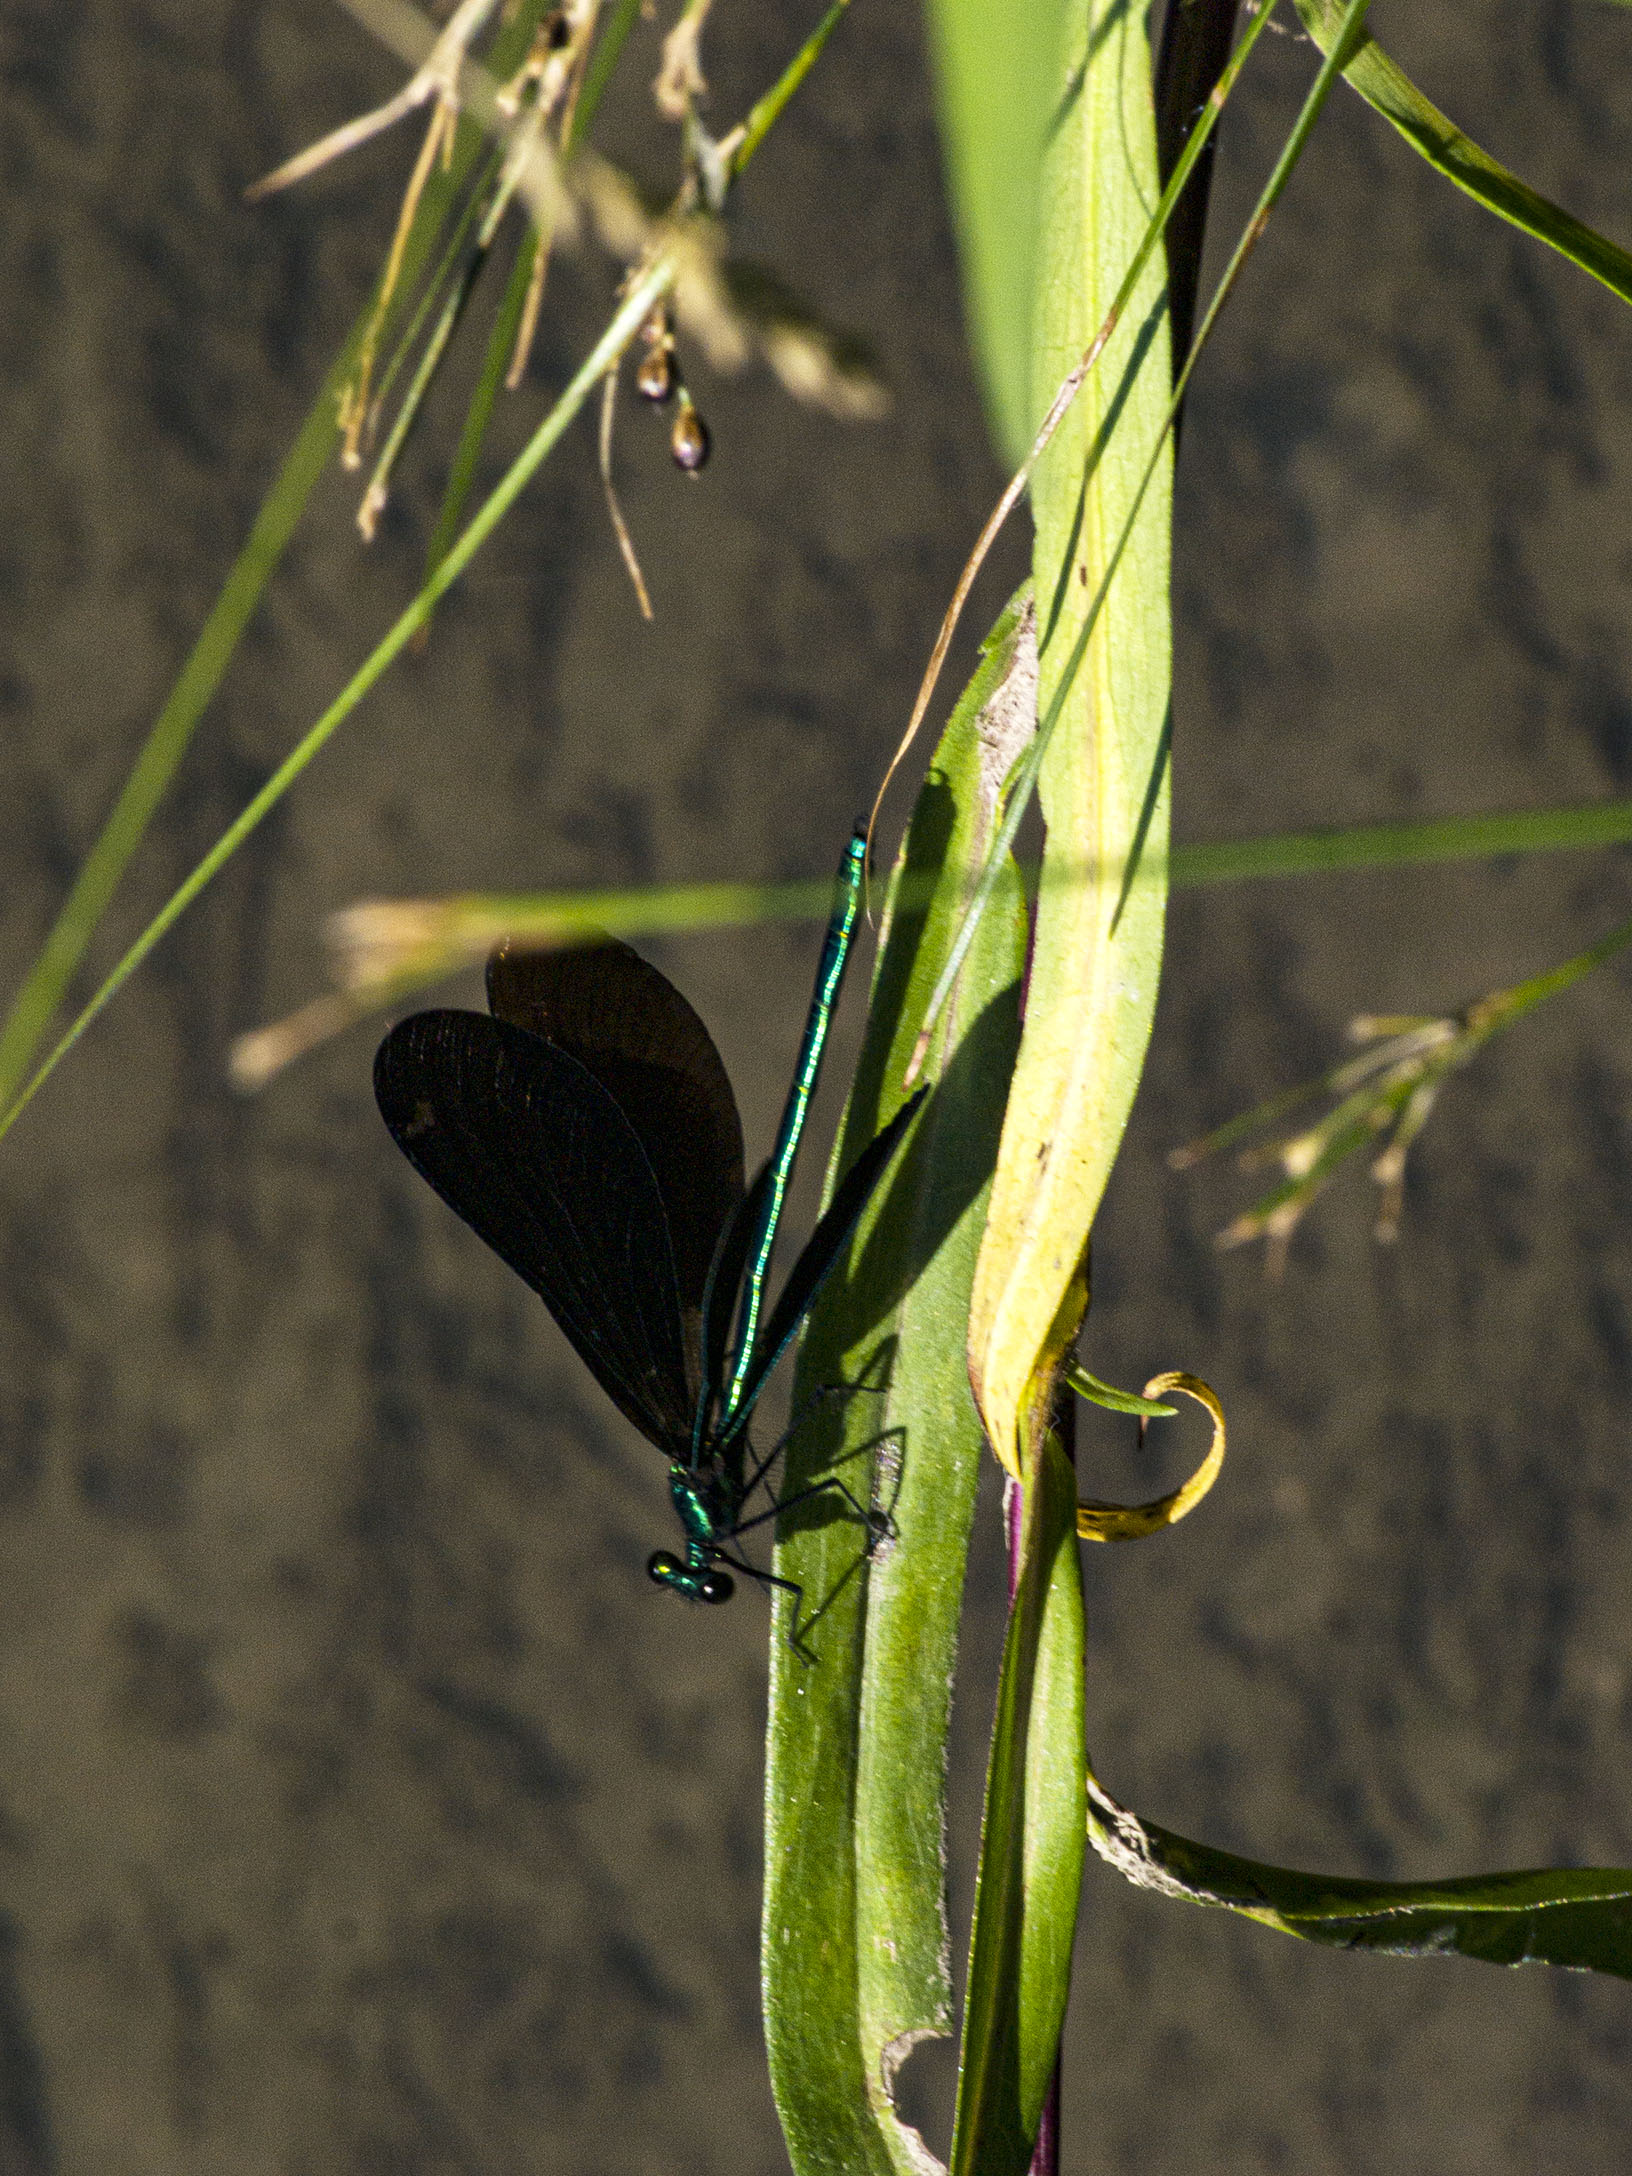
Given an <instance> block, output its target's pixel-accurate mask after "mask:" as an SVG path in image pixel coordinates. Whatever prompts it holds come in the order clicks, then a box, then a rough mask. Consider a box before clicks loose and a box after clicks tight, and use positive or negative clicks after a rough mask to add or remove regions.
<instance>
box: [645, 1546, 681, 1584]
mask: <svg viewBox="0 0 1632 2176" xmlns="http://www.w3.org/2000/svg"><path fill="white" fill-rule="evenodd" d="M683 1569H684V1567H683V1566H682V1564H681V1562H680V1559H679V1558H678V1557H677V1556H674V1555H672V1554H671V1553H670V1552H669V1550H667V1549H654V1550H653V1551H652V1553H651V1555H650V1556H649V1557H648V1558H647V1559H646V1576H647V1578H648V1579H650V1580H652V1581H653V1582H654V1583H655V1584H656V1585H657V1586H660V1587H669V1586H673V1584H674V1577H675V1574H676V1573H677V1572H679V1571H681V1570H683Z"/></svg>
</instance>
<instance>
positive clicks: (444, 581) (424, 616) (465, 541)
mask: <svg viewBox="0 0 1632 2176" xmlns="http://www.w3.org/2000/svg"><path fill="white" fill-rule="evenodd" d="M671 277H672V270H671V267H670V265H669V263H668V261H667V260H666V259H660V260H659V261H658V263H656V264H655V265H653V266H652V267H651V269H650V270H649V271H648V272H647V273H646V275H645V276H644V278H643V279H641V280H640V281H639V282H638V284H637V285H636V286H635V287H634V288H632V289H631V290H630V292H629V294H628V295H627V296H626V297H625V298H624V301H623V303H622V304H621V305H620V307H619V309H618V311H617V314H616V315H615V316H614V317H613V319H612V321H611V323H610V324H609V325H608V326H607V329H606V331H605V332H604V333H602V335H601V337H600V339H599V340H598V341H597V342H596V344H595V346H594V348H593V349H592V350H591V351H590V353H589V355H588V357H587V358H586V359H585V361H584V362H583V363H582V364H581V365H580V367H579V369H578V371H577V374H576V375H575V376H574V378H573V380H572V382H571V384H570V385H568V386H567V388H566V390H565V391H564V392H563V393H562V395H561V398H560V399H559V400H558V401H557V402H556V404H555V406H554V407H553V408H552V409H551V410H550V413H549V414H548V415H547V416H546V417H545V419H544V421H543V422H542V423H541V424H540V425H539V427H538V429H537V430H536V431H535V432H534V433H533V436H532V438H531V439H530V440H529V441H528V443H527V445H526V447H525V448H524V449H523V451H522V452H521V453H520V454H519V455H518V456H517V458H516V459H515V461H514V462H512V464H511V466H510V468H509V470H508V471H507V473H506V474H505V476H504V478H503V480H502V481H501V482H500V483H499V485H498V486H497V488H496V489H495V490H494V491H493V492H492V494H491V495H490V497H489V498H488V499H487V501H486V503H485V504H484V506H483V507H482V509H481V511H480V513H478V514H477V515H476V517H475V519H474V520H473V521H472V522H471V524H470V526H469V527H468V528H467V529H466V531H465V533H464V535H463V536H462V537H461V538H460V539H459V541H458V543H457V544H456V545H455V546H454V548H453V550H452V551H450V552H449V554H448V556H447V557H446V559H444V560H443V562H442V564H441V566H440V567H438V569H437V570H436V573H435V574H434V575H433V576H432V578H431V580H430V581H428V582H427V583H426V584H425V586H424V588H423V589H421V590H420V592H419V594H418V596H417V597H415V599H414V601H413V603H412V604H410V605H409V607H408V609H407V610H406V611H405V612H404V613H403V614H402V615H401V617H400V618H399V619H398V620H397V622H396V624H395V625H394V626H393V627H392V628H391V630H390V632H389V633H388V634H387V635H386V636H385V637H384V639H383V640H382V641H381V642H379V643H378V644H376V646H375V648H374V650H373V651H372V652H371V653H370V655H369V656H368V657H367V658H366V659H365V660H364V662H363V664H362V665H360V666H359V667H358V669H357V671H356V672H355V673H353V675H352V677H351V679H350V680H349V681H348V682H347V683H346V685H345V687H344V688H342V689H341V691H340V693H339V694H338V695H337V696H336V697H335V699H334V701H333V702H332V703H331V704H330V705H329V707H328V709H327V710H326V711H325V712H324V713H323V715H322V717H321V718H319V719H318V721H317V723H316V724H315V725H314V726H313V727H312V729H311V731H310V732H309V733H308V734H307V735H306V737H305V738H304V740H302V741H301V742H300V743H299V745H298V746H297V747H296V748H295V749H293V750H292V752H291V753H290V754H289V755H287V756H286V757H285V758H284V760H283V761H282V763H280V764H279V766H278V768H277V769H276V770H275V771H274V772H273V774H272V776H271V777H270V778H269V779H268V780H267V782H266V784H265V785H264V786H263V787H262V788H261V790H260V792H259V793H258V794H256V795H255V797H254V798H253V800H251V801H250V802H249V803H248V805H247V806H246V807H245V808H244V809H243V810H242V811H241V812H240V814H239V815H238V816H237V817H236V818H235V819H234V821H233V822H232V823H231V824H229V825H228V827H227V829H226V830H225V831H224V832H223V833H222V835H221V837H220V838H219V839H217V841H216V842H215V844H214V846H212V847H211V848H210V851H209V852H208V853H207V854H206V855H205V856H204V858H203V860H202V861H201V862H199V864H198V866H197V867H196V868H195V869H194V870H193V871H192V874H191V875H190V876H188V877H187V878H186V879H185V881H184V882H183V883H182V884H181V885H180V886H178V888H177V889H176V890H175V891H174V892H173V893H172V894H171V895H170V897H169V899H168V900H167V901H166V902H165V904H164V905H163V906H162V907H161V908H160V910H159V912H158V913H157V914H156V915H155V916H154V918H153V920H152V921H151V922H149V923H148V925H147V927H146V929H144V930H143V932H142V934H141V935H140V936H139V937H138V938H137V940H136V942H135V943H134V944H133V945H132V946H131V947H130V949H129V951H127V952H126V953H125V955H124V957H123V958H122V959H121V960H120V962H119V964H118V966H117V967H115V968H114V970H113V972H112V973H111V974H110V975H109V976H108V978H107V980H106V981H105V982H104V983H103V984H102V986H101V988H100V989H99V990H98V991H97V992H96V994H95V996H94V997H93V998H92V999H91V1000H90V1002H89V1004H87V1005H86V1006H85V1007H84V1009H83V1010H82V1011H81V1012H80V1014H79V1016H78V1017H77V1018H76V1019H75V1021H74V1022H73V1024H72V1026H71V1027H70V1028H69V1029H68V1032H67V1033H66V1035H64V1036H63V1038H62V1040H61V1041H60V1042H59V1043H58V1044H57V1045H56V1047H55V1048H54V1049H53V1050H52V1052H51V1053H50V1055H49V1057H47V1059H46V1060H45V1063H44V1064H43V1065H42V1066H40V1067H39V1069H38V1070H37V1071H36V1072H35V1074H34V1076H33V1078H32V1079H31V1080H30V1081H29V1083H28V1086H27V1087H26V1088H25V1089H24V1090H23V1092H22V1094H21V1095H19V1096H18V1097H17V1098H16V1100H15V1101H14V1102H13V1103H12V1104H11V1105H10V1107H9V1108H8V1109H7V1110H6V1112H5V1115H4V1117H3V1118H0V1138H3V1137H4V1135H5V1134H6V1133H8V1132H9V1131H10V1130H11V1128H12V1126H13V1125H14V1124H15V1123H16V1121H17V1119H18V1117H19V1116H20V1114H21V1113H22V1111H23V1110H24V1109H25V1108H26V1107H27V1105H28V1104H29V1103H30V1102H32V1100H33V1099H34V1097H35V1096H36V1095H37V1094H38V1093H39V1091H40V1089H41V1088H43V1087H44V1085H45V1083H46V1081H47V1080H49V1078H50V1077H51V1075H52V1074H53V1073H54V1072H55V1071H56V1069H57V1067H58V1066H59V1065H60V1064H61V1063H62V1060H63V1059H64V1058H65V1057H66V1056H67V1055H68V1053H69V1051H70V1050H72V1048H73V1047H74V1045H75V1043H77V1042H78V1040H79V1038H80V1037H81V1035H83V1034H84V1032H85V1030H86V1029H87V1028H88V1027H89V1026H90V1024H91V1022H92V1021H93V1020H94V1019H95V1018H96V1017H97V1015H98V1014H99V1013H100V1012H101V1011H102V1009H103V1007H104V1006H106V1005H107V1004H108V1003H110V1002H111V1000H112V999H113V998H114V997H115V996H117V994H118V993H119V991H120V990H121V989H123V987H124V985H125V984H126V983H127V982H128V981H129V980H130V977H131V976H132V975H133V974H134V973H135V972H136V970H137V968H138V967H140V966H141V964H142V962H143V961H144V960H145V959H146V958H147V956H148V954H149V953H150V952H151V951H152V950H153V947H154V946H155V945H156V944H157V943H158V942H159V940H160V939H161V938H162V937H163V936H164V934H165V932H166V931H167V930H168V929H170V927H171V926H172V925H173V924H174V923H175V922H176V921H178V920H179V919H180V917H181V916H182V915H183V914H184V913H185V912H186V910H187V908H188V907H190V906H191V905H192V903H193V901H194V900H195V899H196V898H197V897H198V895H199V893H200V892H201V891H203V890H204V888H205V886H206V885H207V884H208V883H209V882H210V880H211V879H212V878H213V877H214V876H216V875H217V874H218V873H219V871H220V870H221V869H222V868H224V867H225V865H226V863H227V862H228V861H230V860H231V858H232V856H233V855H234V854H235V853H236V852H237V851H238V848H239V847H240V846H241V845H242V844H243V842H244V840H245V839H247V838H248V837H249V835H250V833H251V832H252V831H253V830H254V829H255V828H256V826H257V825H258V824H260V823H261V822H262V821H263V820H264V819H265V818H266V817H267V816H268V815H269V814H270V813H271V811H272V810H273V809H274V808H275V807H276V806H277V804H278V802H279V801H281V800H282V799H283V796H284V795H285V794H286V793H287V792H288V790H289V788H290V787H291V786H292V785H293V784H294V783H295V780H296V779H297V778H299V776H300V775H301V773H302V772H303V771H304V770H305V769H306V767H307V765H308V764H309V763H311V761H312V760H313V758H314V757H315V756H317V755H319V754H320V753H321V752H322V750H323V749H324V747H326V746H327V744H328V742H329V741H330V739H331V738H332V737H333V735H334V734H335V732H336V731H337V730H338V728H339V727H340V726H341V725H342V724H343V723H344V721H345V720H346V719H347V718H348V717H349V716H350V715H351V713H352V711H353V710H355V709H356V707H357V705H358V703H359V702H361V700H362V699H363V697H364V696H365V695H366V694H367V693H368V691H369V690H370V688H372V687H373V685H374V683H375V682H376V681H377V680H378V679H379V678H380V676H381V675H382V674H383V673H384V672H385V670H386V668H387V666H389V665H390V664H391V663H392V662H393V661H394V660H395V659H396V658H397V657H398V656H399V655H400V654H401V652H402V651H403V650H404V649H406V647H407V646H408V644H409V643H410V642H411V641H412V640H413V638H414V636H415V635H416V634H417V633H418V632H419V630H420V628H421V627H422V626H423V625H424V624H425V622H426V621H427V620H428V619H429V617H430V615H431V611H432V608H433V607H434V605H435V603H436V600H437V599H438V598H439V597H440V596H441V595H442V594H443V592H444V591H445V590H447V589H448V588H450V587H451V586H452V584H453V583H454V582H455V581H457V580H458V578H459V576H460V575H461V574H462V573H463V572H464V570H465V568H466V567H467V566H468V565H469V564H470V562H471V560H472V559H474V558H475V556H476V554H477V552H478V551H479V550H480V549H481V547H482V545H483V544H485V543H486V541H487V539H488V537H489V536H490V535H491V534H492V532H493V530H494V529H495V528H496V527H497V526H498V524H499V522H500V521H502V520H503V518H504V516H505V515H506V514H507V513H508V512H509V510H510V508H511V506H512V505H514V503H515V501H516V499H517V498H518V497H519V496H520V495H521V493H522V491H524V490H525V489H526V486H527V484H528V483H529V482H530V481H531V479H532V476H533V474H534V472H535V471H536V470H537V468H538V467H539V465H540V463H541V462H542V461H543V460H544V458H545V456H546V455H547V454H548V453H549V452H550V450H551V448H552V447H553V446H554V445H555V444H556V442H557V441H558V440H559V439H560V437H561V435H562V433H563V432H564V431H565V430H566V428H567V426H568V425H569V424H570V423H571V421H572V419H573V418H574V416H576V415H577V413H578V411H579V409H580V408H581V407H582V406H583V404H584V402H585V401H586V400H587V399H588V398H589V395H590V393H591V392H592V391H593V390H594V387H595V385H596V384H597V383H598V381H599V379H600V377H601V374H602V372H603V371H604V370H605V369H606V367H607V365H608V363H609V362H610V361H611V359H612V357H613V356H615V355H617V354H618V353H620V352H621V350H622V347H623V344H624V343H625V342H626V341H627V340H628V339H630V338H631V337H632V335H633V334H634V332H635V331H636V330H637V329H638V327H639V326H640V324H641V323H642V321H643V320H644V318H645V316H646V313H647V312H648V311H649V310H650V309H651V307H652V304H653V302H654V301H655V300H656V299H657V297H658V296H659V295H660V294H662V293H663V292H664V291H665V289H666V288H667V285H668V283H669V280H670V279H671Z"/></svg>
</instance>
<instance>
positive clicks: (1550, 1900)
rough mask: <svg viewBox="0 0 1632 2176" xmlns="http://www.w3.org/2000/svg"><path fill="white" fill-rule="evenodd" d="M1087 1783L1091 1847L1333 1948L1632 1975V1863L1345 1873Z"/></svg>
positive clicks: (1182, 1893)
mask: <svg viewBox="0 0 1632 2176" xmlns="http://www.w3.org/2000/svg"><path fill="white" fill-rule="evenodd" d="M1088 1792H1089V1802H1088V1833H1089V1838H1090V1840H1091V1842H1092V1843H1093V1846H1094V1849H1095V1850H1096V1851H1097V1852H1098V1853H1099V1855H1100V1857H1101V1858H1103V1859H1105V1860H1106V1861H1107V1862H1108V1863H1109V1864H1110V1865H1111V1866H1114V1867H1115V1868H1116V1870H1117V1872H1118V1873H1121V1874H1125V1875H1126V1876H1127V1878H1128V1879H1129V1880H1130V1881H1132V1882H1134V1883H1136V1884H1137V1885H1138V1886H1139V1887H1140V1888H1144V1889H1156V1890H1159V1891H1160V1892H1161V1893H1162V1894H1163V1895H1164V1896H1171V1897H1177V1898H1180V1899H1181V1900H1183V1901H1184V1902H1186V1903H1190V1904H1206V1905H1210V1906H1213V1907H1214V1908H1216V1909H1218V1910H1222V1911H1231V1912H1239V1913H1240V1914H1242V1915H1243V1916H1244V1917H1245V1918H1248V1919H1256V1920H1257V1921H1258V1922H1259V1924H1260V1925H1262V1926H1266V1927H1274V1928H1275V1929H1276V1930H1277V1931H1278V1932H1280V1933H1282V1934H1295V1935H1297V1936H1299V1938H1300V1939H1301V1940H1303V1941H1306V1942H1323V1943H1325V1944H1326V1945H1327V1946H1328V1947H1330V1948H1334V1949H1351V1950H1352V1949H1366V1950H1373V1951H1380V1952H1381V1953H1382V1954H1384V1955H1386V1956H1390V1957H1452V1956H1454V1957H1472V1958H1476V1959H1477V1960H1478V1961H1479V1962H1480V1963H1482V1964H1505V1965H1516V1964H1552V1965H1562V1966H1565V1967H1566V1968H1568V1969H1569V1970H1571V1971H1575V1972H1607V1973H1611V1974H1613V1975H1614V1976H1615V1977H1616V1978H1618V1979H1632V1867H1625V1866H1608V1867H1605V1866H1589V1867H1559V1866H1554V1867H1543V1868H1539V1869H1536V1870H1534V1871H1530V1872H1524V1873H1504V1874H1465V1875H1459V1876H1457V1877H1456V1878H1454V1879H1453V1880H1450V1881H1351V1880H1348V1879H1346V1878H1345V1877H1343V1876H1341V1875H1334V1874H1303V1873H1298V1872H1296V1871H1295V1870H1294V1869H1293V1868H1291V1867H1288V1866H1267V1865H1265V1864H1264V1863H1263V1862H1262V1861H1260V1860H1258V1859H1243V1858H1238V1857H1237V1856H1236V1855H1235V1854H1234V1853H1233V1852H1230V1851H1215V1850H1214V1849H1213V1848H1212V1846H1211V1845H1210V1844H1196V1843H1192V1842H1191V1841H1190V1840H1189V1838H1188V1837H1185V1836H1177V1835H1175V1834H1174V1833H1173V1831H1172V1830H1171V1829H1165V1828H1158V1827H1157V1826H1156V1824H1155V1823H1154V1822H1153V1821H1145V1820H1142V1819H1141V1818H1140V1817H1139V1816H1138V1815H1137V1814H1133V1813H1130V1812H1129V1811H1128V1809H1127V1808H1126V1807H1125V1806H1120V1805H1118V1804H1117V1802H1116V1800H1115V1799H1114V1798H1112V1797H1111V1796H1110V1794H1109V1792H1107V1791H1105V1790H1103V1789H1102V1788H1101V1786H1100V1785H1099V1784H1098V1783H1096V1782H1094V1781H1093V1780H1092V1779H1090V1781H1089V1786H1088Z"/></svg>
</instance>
